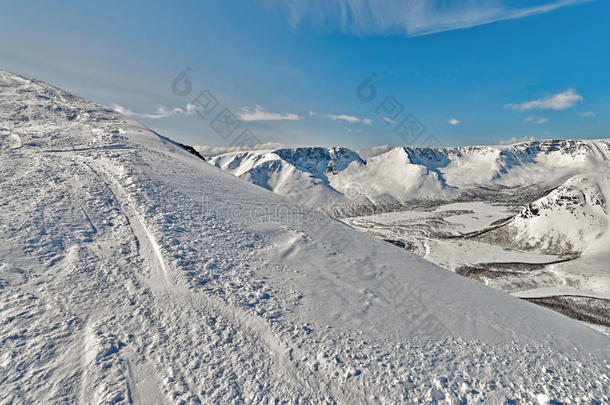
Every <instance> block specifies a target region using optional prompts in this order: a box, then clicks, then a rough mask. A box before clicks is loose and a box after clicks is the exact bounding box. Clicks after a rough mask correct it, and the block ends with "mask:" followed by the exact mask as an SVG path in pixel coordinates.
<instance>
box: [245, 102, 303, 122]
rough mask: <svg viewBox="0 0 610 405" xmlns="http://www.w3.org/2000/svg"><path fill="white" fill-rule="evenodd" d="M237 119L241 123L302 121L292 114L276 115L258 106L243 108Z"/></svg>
mask: <svg viewBox="0 0 610 405" xmlns="http://www.w3.org/2000/svg"><path fill="white" fill-rule="evenodd" d="M238 116H239V118H240V119H241V120H242V121H246V122H251V121H298V120H302V119H303V117H301V116H300V115H297V114H293V113H276V112H271V111H267V109H265V108H264V107H261V106H260V105H257V106H255V107H254V108H250V107H243V108H242V109H241V112H240V113H239V114H238Z"/></svg>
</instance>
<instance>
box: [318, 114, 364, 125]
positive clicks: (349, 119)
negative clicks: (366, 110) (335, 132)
mask: <svg viewBox="0 0 610 405" xmlns="http://www.w3.org/2000/svg"><path fill="white" fill-rule="evenodd" d="M326 116H327V117H328V118H330V119H331V120H335V121H345V122H348V123H350V124H356V123H361V124H365V125H371V124H372V123H373V121H372V120H371V119H370V118H358V117H356V116H354V115H347V114H327V115H326Z"/></svg>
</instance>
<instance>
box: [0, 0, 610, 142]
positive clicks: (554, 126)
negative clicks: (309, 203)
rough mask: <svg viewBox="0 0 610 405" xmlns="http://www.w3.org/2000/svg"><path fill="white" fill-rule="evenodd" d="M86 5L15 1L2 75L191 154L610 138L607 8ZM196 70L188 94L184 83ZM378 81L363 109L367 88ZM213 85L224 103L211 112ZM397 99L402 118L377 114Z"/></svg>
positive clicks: (602, 4)
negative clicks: (221, 118)
mask: <svg viewBox="0 0 610 405" xmlns="http://www.w3.org/2000/svg"><path fill="white" fill-rule="evenodd" d="M81 3H82V2H77V1H62V2H47V1H30V2H23V1H5V2H4V5H3V10H2V13H1V14H0V69H6V70H9V71H12V72H15V73H19V74H22V75H25V76H31V77H36V78H39V79H41V80H45V81H48V82H50V83H52V84H55V85H57V86H59V87H62V88H65V89H67V90H70V91H72V92H74V93H76V94H78V95H81V96H83V97H86V98H88V99H90V100H92V101H95V102H99V103H102V104H106V105H110V106H113V105H114V106H116V108H117V109H119V110H121V111H123V112H125V113H127V114H131V115H132V116H133V117H134V118H136V119H138V120H139V121H141V122H143V123H144V124H146V125H148V126H149V127H151V128H153V129H156V130H158V131H160V132H162V133H163V134H166V135H168V136H170V137H173V138H174V139H177V140H179V141H182V142H186V143H189V144H209V145H217V146H229V145H233V144H239V143H240V142H241V141H240V140H239V138H240V134H241V132H242V131H243V130H245V129H247V130H249V131H250V132H249V134H250V137H249V138H248V139H250V140H251V139H254V140H256V141H257V142H261V143H266V142H277V143H281V144H284V145H322V146H331V145H345V146H349V147H353V148H364V147H368V146H372V145H381V144H390V145H400V144H408V143H413V144H417V143H418V142H422V140H423V139H424V138H426V137H428V136H429V135H433V137H434V139H436V140H438V142H439V143H441V144H443V145H466V144H495V143H499V142H504V141H507V140H510V139H515V140H519V139H533V138H537V139H543V138H606V137H609V134H608V131H607V129H608V128H609V127H610V126H609V124H610V80H609V77H608V76H609V74H608V72H610V28H609V24H608V16H609V15H610V2H608V1H605V0H598V1H579V0H530V1H519V0H456V1H449V0H429V1H422V0H402V1H401V0H379V1H372V0H371V1H367V0H309V1H306V0H260V1H245V0H243V1H233V0H228V1H227V0H224V1H220V0H219V1H215V0H210V1H203V2H198V1H197V2H196V1H183V2H156V3H152V2H144V1H142V2H140V1H130V2H126V1H120V2H119V1H105V2H95V3H94V2H89V4H81ZM187 67H188V68H190V70H189V71H188V73H187V75H186V78H188V80H189V81H190V83H191V91H190V93H188V94H186V95H181V94H180V93H179V92H178V93H176V92H175V91H173V90H172V82H173V81H174V79H175V78H176V76H177V75H178V74H179V73H180V72H182V71H184V70H185V68H187ZM373 72H374V73H375V76H374V79H373V80H372V81H371V82H370V83H371V84H372V85H373V86H374V87H375V89H376V97H375V98H374V99H373V100H371V101H367V102H365V101H363V100H362V97H358V93H357V88H358V86H359V85H360V84H361V83H362V82H363V80H365V79H366V78H367V77H369V76H370V75H371V73H373ZM179 84H180V85H184V82H180V83H179ZM177 88H182V87H180V86H178V87H177ZM366 89H367V90H366V91H369V90H370V88H369V87H366ZM203 90H208V91H209V93H206V94H211V95H212V96H213V97H214V99H215V100H216V101H217V106H216V108H215V109H214V110H213V111H212V112H210V114H209V115H207V116H205V117H204V118H202V117H201V116H200V114H198V113H197V112H198V111H197V109H199V110H200V111H199V112H200V113H201V108H202V107H201V103H199V104H197V103H193V100H194V99H195V98H196V97H197V95H199V94H200V92H201V91H203ZM361 95H362V92H361ZM388 96H393V97H394V98H393V99H391V101H393V102H394V106H397V105H398V104H397V103H399V104H400V105H401V106H402V109H401V108H399V107H396V109H394V110H393V112H392V111H389V110H388V108H385V109H384V108H383V107H379V105H380V104H381V103H382V102H384V101H385V103H384V104H383V106H384V107H387V106H388V105H389V104H388V99H387V97H388ZM200 100H201V99H200ZM225 108H226V109H228V110H229V111H231V112H232V113H233V114H234V116H235V117H236V118H239V119H240V124H239V127H238V129H237V130H236V131H235V132H234V133H232V134H230V135H227V134H219V133H217V132H216V131H215V130H214V128H213V126H211V125H210V123H211V121H213V120H214V118H215V117H216V115H217V113H220V112H221V111H223V110H224V109H225ZM397 110H400V111H399V112H401V114H399V115H398V116H396V117H389V116H388V115H394V113H395V112H396V111H397ZM390 113H392V114H390ZM201 115H203V114H201ZM407 116H412V117H415V118H416V119H417V121H418V122H419V124H420V125H421V126H422V127H423V128H425V130H423V132H422V131H418V132H421V133H422V135H420V136H419V137H418V138H417V139H411V138H408V137H407V138H404V137H403V138H401V137H400V136H399V135H397V133H396V131H395V130H396V128H397V127H400V125H401V122H403V120H404V119H406V117H407ZM391 118H394V119H391ZM409 122H410V121H409ZM398 132H400V131H398ZM403 134H404V133H403ZM225 135H226V136H225ZM223 136H224V137H223ZM246 138H247V137H246ZM246 138H241V139H242V141H243V139H246ZM244 142H245V141H244ZM248 142H251V141H248Z"/></svg>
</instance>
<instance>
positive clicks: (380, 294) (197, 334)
mask: <svg viewBox="0 0 610 405" xmlns="http://www.w3.org/2000/svg"><path fill="white" fill-rule="evenodd" d="M0 140H1V144H0V153H1V154H2V158H1V159H0V195H1V196H2V199H1V202H0V218H1V221H0V237H1V240H2V247H1V248H0V313H1V314H2V318H1V319H2V321H1V322H0V342H1V343H0V344H1V347H2V350H1V358H0V368H1V372H0V386H1V388H2V389H1V390H0V401H1V402H3V403H11V402H14V403H21V402H25V403H59V402H68V403H74V402H79V403H89V402H91V403H99V402H104V403H142V404H149V403H297V402H301V403H324V402H328V403H346V404H347V403H349V404H353V403H400V402H405V403H433V402H442V401H445V402H450V403H472V402H482V403H507V402H508V403H510V402H516V403H532V402H534V401H538V402H539V403H549V402H550V401H554V402H553V403H558V402H559V401H561V402H566V403H568V402H571V403H574V402H585V403H586V402H589V403H605V402H608V401H609V400H610V398H609V397H608V392H610V381H609V378H608V375H607V359H608V356H609V355H610V345H609V342H610V340H609V338H608V337H607V336H604V335H602V334H600V333H598V332H596V331H594V330H592V329H590V328H588V327H586V326H584V325H583V324H581V323H579V322H576V321H574V320H572V319H569V318H567V317H565V316H563V315H560V314H558V313H555V312H552V311H550V310H547V309H544V308H541V307H538V306H536V305H533V304H531V303H528V302H525V301H522V300H518V299H516V298H514V297H511V296H509V295H508V294H505V293H503V292H501V291H498V290H494V289H491V288H488V287H485V286H482V285H480V284H477V283H475V282H473V281H471V280H468V279H466V278H463V277H460V276H458V275H456V274H454V273H451V272H448V271H446V270H443V269H441V268H439V267H437V266H436V265H434V264H431V263H429V262H427V261H425V260H423V259H421V258H419V257H417V256H415V255H413V254H411V253H409V252H406V251H405V250H404V249H400V248H398V247H396V246H393V245H391V244H388V243H385V242H382V241H379V240H376V239H374V238H372V237H370V236H367V235H365V234H363V233H360V232H358V231H356V230H354V229H352V228H350V227H348V226H346V225H344V224H342V223H340V222H339V221H336V220H334V219H331V218H329V217H327V216H326V215H323V214H320V213H318V212H317V211H316V212H312V211H311V210H308V209H306V208H304V207H303V206H301V205H298V204H295V203H293V202H291V201H289V200H288V199H285V198H283V197H281V196H278V195H277V194H274V193H272V192H269V191H268V190H266V189H264V188H261V187H258V186H256V185H252V184H248V183H247V182H244V181H242V180H240V179H237V178H235V177H234V176H231V175H230V174H228V173H224V172H222V171H221V170H219V169H218V168H216V167H214V166H212V165H210V164H208V163H206V162H204V161H203V160H201V159H199V158H198V157H197V156H194V155H193V154H191V153H189V152H187V151H185V150H184V149H183V148H182V147H180V145H178V144H176V143H175V142H173V141H171V140H169V139H168V138H165V137H163V136H161V135H159V134H157V133H155V132H154V131H151V130H150V129H148V128H146V127H144V126H142V125H140V124H139V123H137V122H135V121H133V120H131V119H129V118H127V117H124V116H122V115H120V114H118V113H116V112H114V111H112V110H111V109H109V108H107V107H104V106H100V105H97V104H93V103H90V102H87V101H86V100H84V99H81V98H79V97H77V96H74V95H72V94H69V93H67V92H65V91H63V90H60V89H57V88H55V87H52V86H49V85H47V84H45V83H42V82H39V81H36V80H30V79H26V78H22V77H20V76H17V75H13V74H10V73H7V72H0ZM323 155H324V156H326V155H325V154H323ZM341 156H342V157H341V159H339V160H333V159H335V156H333V157H332V159H330V160H329V162H330V161H331V160H332V161H333V162H339V163H343V162H347V161H348V160H351V163H350V164H349V166H348V167H347V168H345V167H344V165H343V164H334V165H332V166H329V164H328V163H327V164H326V165H323V166H321V167H320V168H317V166H316V170H317V171H316V174H317V175H319V173H320V172H324V173H326V176H330V177H332V176H334V175H330V174H329V173H333V170H334V171H336V172H338V173H343V172H346V171H348V170H350V168H351V167H356V166H357V165H363V163H362V162H360V161H359V160H358V159H357V157H356V156H353V155H352V154H349V153H346V154H342V155H341ZM369 164H370V163H368V162H367V164H366V165H367V166H368V165H369ZM293 166H294V165H293ZM294 167H296V166H294ZM303 167H305V166H304V165H301V169H299V170H301V171H303V170H302V168H303ZM307 167H310V166H307ZM329 167H330V170H329ZM318 169H319V170H318ZM430 176H431V178H433V177H434V175H433V174H430ZM430 181H432V180H430ZM329 183H331V184H332V183H333V181H332V180H330V179H329ZM424 183H425V182H424ZM426 184H427V183H426ZM333 188H334V187H333ZM444 188H445V186H442V188H441V189H444Z"/></svg>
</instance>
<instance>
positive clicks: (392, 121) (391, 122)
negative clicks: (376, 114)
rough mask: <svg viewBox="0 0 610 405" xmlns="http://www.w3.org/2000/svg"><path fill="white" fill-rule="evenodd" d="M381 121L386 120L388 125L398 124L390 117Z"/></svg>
mask: <svg viewBox="0 0 610 405" xmlns="http://www.w3.org/2000/svg"><path fill="white" fill-rule="evenodd" d="M381 119H382V120H384V121H385V122H386V123H387V124H395V123H396V121H394V120H393V119H392V118H390V117H381Z"/></svg>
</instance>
